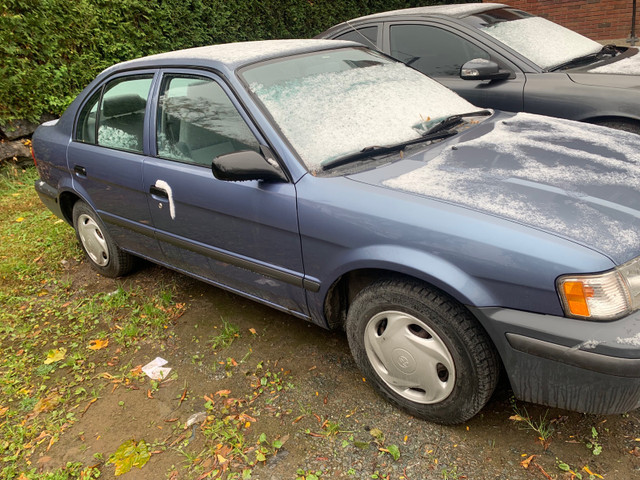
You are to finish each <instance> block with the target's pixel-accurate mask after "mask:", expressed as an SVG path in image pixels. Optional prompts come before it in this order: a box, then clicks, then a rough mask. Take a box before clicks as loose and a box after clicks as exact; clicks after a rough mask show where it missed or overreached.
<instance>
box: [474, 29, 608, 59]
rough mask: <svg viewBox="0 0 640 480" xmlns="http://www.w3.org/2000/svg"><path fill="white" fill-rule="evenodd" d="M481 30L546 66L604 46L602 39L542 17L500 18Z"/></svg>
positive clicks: (597, 50) (580, 55) (596, 50)
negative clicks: (585, 34)
mask: <svg viewBox="0 0 640 480" xmlns="http://www.w3.org/2000/svg"><path fill="white" fill-rule="evenodd" d="M481 30H482V31H483V32H485V33H487V34H489V35H491V36H492V37H494V38H496V39H497V40H500V41H501V42H502V43H504V44H505V45H508V46H509V47H511V48H512V49H513V50H515V51H516V52H518V53H519V54H521V55H522V56H524V57H526V58H528V59H529V60H531V61H532V62H534V63H535V64H536V65H538V66H539V67H541V68H545V69H546V68H551V67H555V66H558V65H561V64H563V63H565V62H568V61H569V60H572V59H574V58H577V57H582V56H584V55H589V54H591V53H596V52H599V51H600V50H601V49H602V45H600V44H599V43H598V42H594V41H593V40H590V39H588V38H586V37H583V36H582V35H580V34H579V33H576V32H574V31H572V30H569V29H568V28H564V27H562V26H560V25H558V24H556V23H553V22H550V21H549V20H546V19H544V18H541V17H529V18H523V19H520V20H512V21H509V22H499V23H495V24H493V25H490V26H488V27H482V28H481Z"/></svg>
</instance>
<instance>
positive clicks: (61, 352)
mask: <svg viewBox="0 0 640 480" xmlns="http://www.w3.org/2000/svg"><path fill="white" fill-rule="evenodd" d="M66 354H67V349H66V348H64V347H63V348H56V349H54V350H49V351H48V352H47V358H46V359H45V361H44V364H45V365H49V364H51V363H55V362H59V361H60V360H62V359H63V358H64V357H65V355H66Z"/></svg>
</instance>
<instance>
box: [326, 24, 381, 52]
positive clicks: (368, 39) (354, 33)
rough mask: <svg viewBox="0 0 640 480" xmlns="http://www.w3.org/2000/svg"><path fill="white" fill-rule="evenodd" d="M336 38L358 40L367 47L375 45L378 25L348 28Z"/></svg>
mask: <svg viewBox="0 0 640 480" xmlns="http://www.w3.org/2000/svg"><path fill="white" fill-rule="evenodd" d="M335 39H336V40H350V41H352V42H358V43H361V44H363V45H366V46H367V47H371V46H372V45H377V43H378V27H376V26H373V27H362V28H358V29H355V30H349V31H348V32H347V33H343V34H342V35H338V36H337V37H336V38H335Z"/></svg>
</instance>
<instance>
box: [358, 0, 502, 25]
mask: <svg viewBox="0 0 640 480" xmlns="http://www.w3.org/2000/svg"><path fill="white" fill-rule="evenodd" d="M501 7H508V5H505V4H504V3H459V4H453V5H432V6H428V7H415V8H403V9H400V10H391V11H388V12H380V13H374V14H372V15H365V16H364V17H358V18H354V19H353V20H352V21H354V22H355V21H360V20H370V19H373V18H379V17H390V16H392V15H394V16H395V15H398V16H399V15H445V16H448V17H454V18H464V17H467V16H469V15H474V14H476V13H481V12H486V11H487V10H493V9H494V8H501Z"/></svg>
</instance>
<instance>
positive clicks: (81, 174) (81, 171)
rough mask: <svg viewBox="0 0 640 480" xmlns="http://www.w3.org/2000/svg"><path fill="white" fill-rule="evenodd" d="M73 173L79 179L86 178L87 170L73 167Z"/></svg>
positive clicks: (77, 166) (78, 166)
mask: <svg viewBox="0 0 640 480" xmlns="http://www.w3.org/2000/svg"><path fill="white" fill-rule="evenodd" d="M73 171H74V172H75V174H76V175H77V176H79V177H86V176H87V169H86V168H84V167H83V166H82V165H76V166H75V167H73Z"/></svg>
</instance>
